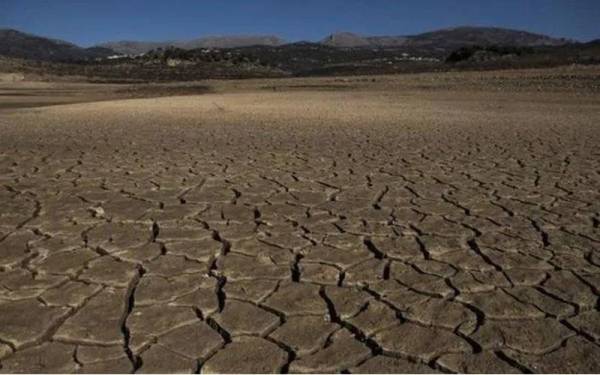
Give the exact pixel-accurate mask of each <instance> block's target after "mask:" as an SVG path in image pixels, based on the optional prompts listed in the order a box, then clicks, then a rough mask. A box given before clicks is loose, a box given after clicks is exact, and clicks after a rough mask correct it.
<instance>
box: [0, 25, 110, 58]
mask: <svg viewBox="0 0 600 375" xmlns="http://www.w3.org/2000/svg"><path fill="white" fill-rule="evenodd" d="M0 55H2V56H8V57H16V58H22V59H30V60H46V61H69V60H90V59H95V58H103V57H107V56H110V55H114V51H112V50H110V49H107V48H102V47H92V48H81V47H78V46H76V45H74V44H72V43H69V42H65V41H62V40H56V39H49V38H44V37H40V36H36V35H31V34H27V33H23V32H20V31H17V30H12V29H0Z"/></svg>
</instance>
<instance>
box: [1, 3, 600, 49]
mask: <svg viewBox="0 0 600 375" xmlns="http://www.w3.org/2000/svg"><path fill="white" fill-rule="evenodd" d="M4 3H5V4H3V8H4V9H3V12H2V13H0V28H14V29H17V30H20V31H23V32H28V33H32V34H36V35H40V36H45V37H51V38H56V39H62V40H66V41H68V42H72V43H75V44H78V45H81V46H86V47H87V46H92V45H96V44H99V43H103V42H109V41H120V40H135V41H169V40H189V39H195V38H201V37H208V36H240V35H274V36H278V37H281V38H282V39H284V40H286V41H288V42H295V41H301V40H308V41H317V40H320V39H322V38H323V37H325V36H326V35H328V34H331V33H334V32H341V31H344V32H353V33H356V34H360V35H410V34H418V33H422V32H427V31H432V30H437V29H445V28H450V27H457V26H486V27H492V26H493V27H501V28H510V29H518V30H524V31H529V32H533V33H539V34H545V35H549V36H552V37H564V38H569V39H575V40H579V41H589V40H593V39H597V38H600V28H598V26H597V20H598V19H600V2H598V1H593V0H581V1H578V2H572V1H565V0H552V1H549V0H524V1H517V0H508V1H490V2H486V3H485V4H483V3H481V2H479V1H475V0H462V1H458V2H456V1H452V2H451V1H442V0H420V1H406V2H402V3H399V2H395V1H390V0H375V1H364V0H351V1H341V0H330V1H320V2H317V1H315V0H308V1H305V2H303V4H302V5H300V4H295V3H289V2H280V1H275V0H258V1H253V2H245V1H242V0H233V1H228V2H226V3H225V2H217V1H204V2H202V3H198V2H195V1H191V0H181V1H176V2H173V3H170V4H165V3H164V2H162V1H159V0H149V1H141V0H134V1H128V2H127V3H126V4H122V3H120V2H118V1H116V0H108V1H103V2H102V3H99V2H95V1H89V0H85V1H78V2H75V1H69V0H55V1H53V2H45V1H38V0H23V1H17V0H4Z"/></svg>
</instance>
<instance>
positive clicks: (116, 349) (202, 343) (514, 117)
mask: <svg viewBox="0 0 600 375" xmlns="http://www.w3.org/2000/svg"><path fill="white" fill-rule="evenodd" d="M599 108H600V106H599V101H598V98H597V97H594V96H590V97H578V96H574V95H567V94H564V95H558V94H551V93H548V94H543V93H537V94H527V93H524V94H512V93H491V92H488V93H486V92H479V93H469V92H464V93H462V92H459V91H457V92H422V93H418V92H416V93H415V92H413V93H410V94H407V93H404V94H401V93H394V92H386V91H382V92H288V93H254V94H252V93H247V94H242V93H238V94H229V95H227V94H225V95H215V94H211V95H205V96H198V97H174V98H162V99H144V100H131V101H120V102H119V101H115V102H103V103H92V104H77V105H68V106H57V107H51V108H41V109H35V110H33V109H29V110H20V111H13V112H5V113H3V114H0V129H1V134H2V136H1V137H0V147H1V148H0V171H1V173H0V186H1V189H0V202H1V207H2V208H1V210H2V211H1V213H0V270H1V272H0V366H1V368H0V371H2V372H46V373H48V372H66V373H72V372H95V373H98V372H100V373H103V372H133V371H135V372H140V373H145V372H148V373H151V372H168V373H171V372H202V373H210V372H224V373H228V372H341V371H348V372H357V373H361V372H379V373H381V372H408V373H418V372H489V371H492V372H501V373H507V372H508V373H511V372H572V371H577V372H599V371H600V361H599V358H600V347H599V340H600V319H599V318H600V315H599V312H598V297H599V291H600V256H599V254H600V253H599V251H598V250H599V248H600V228H599V224H600V216H599V212H600V193H599V188H600V159H599V157H600V153H599V152H600V149H599V147H598V145H600V131H599V130H598V125H599V124H598V120H599V116H598V115H599V111H598V109H599Z"/></svg>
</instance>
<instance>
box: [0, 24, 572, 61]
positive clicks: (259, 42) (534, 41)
mask: <svg viewBox="0 0 600 375" xmlns="http://www.w3.org/2000/svg"><path fill="white" fill-rule="evenodd" d="M571 42H572V41H570V40H567V39H563V38H553V37H549V36H546V35H541V34H534V33H530V32H527V31H520V30H511V29H503V28H497V27H473V26H462V27H455V28H449V29H442V30H436V31H432V32H427V33H422V34H416V35H404V36H403V35H399V36H363V35H358V34H354V33H350V32H339V33H334V34H331V35H329V36H327V37H325V38H324V39H322V40H321V41H319V42H317V43H315V44H318V45H322V46H327V47H332V48H346V49H348V48H356V49H364V48H378V49H406V50H407V51H411V52H414V51H418V52H419V53H421V54H424V55H431V56H433V55H436V56H440V55H444V54H448V53H450V52H452V51H453V50H455V49H457V48H461V47H467V46H474V45H479V46H488V45H509V46H515V47H531V46H559V45H564V44H569V43H571ZM286 45H288V43H287V42H286V41H285V40H283V39H281V38H279V37H277V36H272V35H256V36H253V35H247V36H243V35H242V36H214V37H203V38H198V39H193V40H174V41H164V42H152V41H117V42H106V43H101V44H98V45H97V46H94V47H90V48H84V47H79V46H76V45H74V44H72V43H69V42H65V41H62V40H56V39H50V38H44V37H40V36H36V35H32V34H27V33H23V32H20V31H17V30H12V29H0V55H4V56H9V57H17V58H25V59H33V60H46V61H68V60H71V61H72V60H93V59H96V58H106V57H109V56H111V55H115V54H121V55H138V54H143V53H147V52H149V51H151V50H155V49H158V48H167V47H176V48H181V49H184V50H192V49H197V48H221V49H223V48H241V47H250V46H266V47H282V46H286Z"/></svg>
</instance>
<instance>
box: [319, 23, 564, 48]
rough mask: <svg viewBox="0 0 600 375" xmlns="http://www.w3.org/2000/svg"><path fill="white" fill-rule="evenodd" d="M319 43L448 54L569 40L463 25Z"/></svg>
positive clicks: (330, 38) (344, 37)
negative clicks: (475, 47) (472, 48)
mask: <svg viewBox="0 0 600 375" xmlns="http://www.w3.org/2000/svg"><path fill="white" fill-rule="evenodd" d="M321 43H323V44H325V45H328V46H332V47H340V48H356V47H371V48H392V47H406V48H428V49H431V50H444V51H449V50H454V49H456V48H461V47H467V46H473V45H482V46H487V45H508V46H514V47H532V46H547V45H551V46H557V45H563V44H566V43H569V41H568V40H566V39H558V38H552V37H549V36H546V35H541V34H534V33H530V32H527V31H520V30H511V29H503V28H498V27H472V26H462V27H455V28H450V29H442V30H436V31H431V32H427V33H422V34H417V35H405V36H402V35H401V36H361V35H357V34H353V33H348V32H342V33H336V34H332V35H329V36H328V37H326V38H325V39H323V40H322V41H321Z"/></svg>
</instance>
